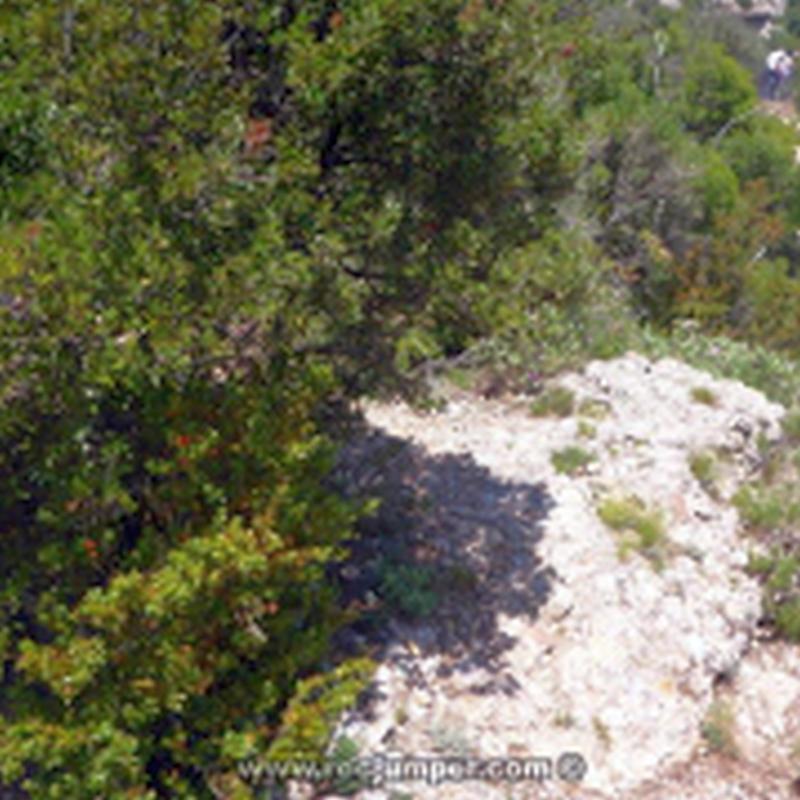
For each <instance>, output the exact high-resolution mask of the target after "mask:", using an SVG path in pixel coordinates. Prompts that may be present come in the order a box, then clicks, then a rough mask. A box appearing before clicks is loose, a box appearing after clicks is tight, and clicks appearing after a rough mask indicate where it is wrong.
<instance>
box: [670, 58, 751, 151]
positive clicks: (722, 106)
mask: <svg viewBox="0 0 800 800" xmlns="http://www.w3.org/2000/svg"><path fill="white" fill-rule="evenodd" d="M683 91H684V109H683V112H682V115H683V118H684V120H685V121H686V124H687V125H688V126H689V128H690V129H691V130H692V131H694V132H696V133H697V135H698V136H700V137H701V138H702V139H706V138H709V137H711V136H713V135H714V134H716V133H719V132H720V131H721V130H722V128H723V127H724V126H725V125H726V124H728V123H732V122H733V121H734V120H736V119H739V118H740V117H742V116H743V115H745V114H747V113H748V112H750V111H751V110H752V109H753V107H754V106H755V103H756V91H755V87H754V86H753V81H752V79H751V77H750V74H749V73H748V71H747V70H746V69H744V68H743V67H742V66H740V65H739V64H738V63H737V62H736V61H735V60H734V59H733V58H732V57H731V56H729V55H728V54H727V53H725V51H724V49H723V48H722V46H720V45H711V46H707V47H704V48H702V49H701V50H698V51H697V52H696V53H695V54H694V55H693V56H692V58H691V59H690V60H689V61H688V63H687V65H686V78H685V82H684V89H683Z"/></svg>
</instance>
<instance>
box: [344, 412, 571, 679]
mask: <svg viewBox="0 0 800 800" xmlns="http://www.w3.org/2000/svg"><path fill="white" fill-rule="evenodd" d="M337 483H338V484H339V486H340V487H341V489H342V490H343V491H344V492H345V493H346V494H348V495H349V496H356V497H365V496H366V497H375V498H377V499H378V500H379V501H380V506H379V508H378V510H377V511H376V512H375V513H374V514H373V515H372V516H370V517H368V518H366V519H364V520H362V522H361V524H360V528H359V533H360V538H359V539H357V540H356V541H354V542H352V544H351V553H352V555H351V557H350V559H349V560H348V561H347V562H345V563H343V564H339V565H337V568H336V575H337V578H338V580H339V583H340V586H341V590H342V595H343V598H344V600H345V602H346V603H349V604H351V605H353V604H354V605H356V606H359V607H361V608H362V609H364V611H365V613H364V615H363V618H362V619H361V620H359V622H357V623H355V624H354V625H352V626H351V627H350V628H348V629H347V630H345V631H343V632H342V633H341V635H340V637H339V639H338V645H339V647H340V648H342V649H343V650H344V651H345V652H358V651H361V652H363V651H365V650H366V651H369V652H371V653H372V654H373V657H374V658H375V659H376V660H377V661H378V662H383V661H387V660H391V661H393V662H395V663H397V662H403V661H405V662H407V663H406V664H403V666H404V667H405V670H404V671H405V672H406V673H407V674H408V675H409V677H410V678H411V680H412V681H413V682H416V683H418V684H419V683H424V678H423V677H422V675H421V673H420V671H419V670H418V669H416V670H415V668H414V667H415V665H414V661H415V660H416V658H417V657H418V656H420V655H422V656H433V655H438V656H440V657H441V658H440V662H441V663H440V666H439V672H438V674H439V677H446V676H447V675H449V674H452V673H453V672H455V671H461V672H467V671H473V670H476V669H483V670H486V671H488V672H489V673H490V674H491V675H492V679H491V680H490V681H488V682H485V683H484V684H482V685H481V686H480V688H479V689H476V691H478V690H479V691H480V692H481V693H503V694H506V695H513V694H514V692H515V691H516V689H517V685H516V683H515V681H514V680H513V677H512V676H511V674H510V672H507V671H506V670H505V668H504V663H503V654H504V653H505V652H506V651H507V650H508V649H510V648H511V647H512V646H513V645H514V643H515V639H514V638H513V637H512V636H510V635H508V634H507V633H505V632H503V630H501V628H500V626H499V625H498V619H499V617H500V616H501V615H504V616H509V617H513V616H520V615H524V616H525V617H526V618H527V619H528V620H531V619H535V618H536V616H537V614H538V611H539V609H540V608H541V607H542V606H543V605H544V603H546V601H547V599H548V597H549V594H550V591H551V584H552V581H553V580H554V579H555V574H554V571H553V570H552V568H548V567H546V566H545V565H543V564H542V562H541V560H540V559H539V558H538V557H537V555H536V547H537V544H538V542H539V541H540V539H541V535H542V522H543V520H544V518H545V517H546V515H547V513H548V511H549V510H550V508H551V507H552V500H551V499H550V497H549V495H548V494H547V492H546V490H545V488H544V486H543V485H541V484H537V485H534V484H519V483H508V482H505V481H502V480H500V479H498V478H496V477H495V476H493V475H492V474H491V473H490V472H489V470H488V469H486V468H485V467H482V466H480V465H479V464H477V463H476V462H475V461H474V459H473V458H472V457H471V456H468V455H450V454H448V455H433V454H430V453H428V452H426V451H425V450H424V449H423V448H421V447H418V446H416V445H413V444H409V443H408V442H406V441H404V440H402V439H398V438H396V437H393V436H389V435H387V434H386V433H384V432H382V431H379V430H376V429H369V428H363V429H362V430H361V432H360V435H358V436H356V437H354V439H353V440H352V442H351V444H350V445H349V446H348V447H347V448H346V449H345V451H344V452H343V454H342V458H341V462H340V466H339V469H338V472H337Z"/></svg>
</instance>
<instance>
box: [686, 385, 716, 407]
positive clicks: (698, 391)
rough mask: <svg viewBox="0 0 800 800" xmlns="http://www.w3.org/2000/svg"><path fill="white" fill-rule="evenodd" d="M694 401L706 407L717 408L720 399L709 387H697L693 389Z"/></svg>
mask: <svg viewBox="0 0 800 800" xmlns="http://www.w3.org/2000/svg"><path fill="white" fill-rule="evenodd" d="M692 400H694V401H695V403H701V404H702V405H704V406H712V407H716V406H718V405H719V398H718V397H717V395H716V394H715V393H714V392H713V391H712V390H711V389H709V388H708V387H707V386H695V387H694V388H693V389H692Z"/></svg>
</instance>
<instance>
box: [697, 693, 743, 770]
mask: <svg viewBox="0 0 800 800" xmlns="http://www.w3.org/2000/svg"><path fill="white" fill-rule="evenodd" d="M734 724H735V719H734V715H733V711H732V709H731V707H730V705H728V703H725V702H723V701H721V700H715V701H714V702H713V703H712V704H711V707H710V708H709V709H708V714H707V715H706V718H705V721H704V722H703V726H702V728H701V731H700V732H701V734H702V736H703V738H704V739H705V740H706V743H707V744H708V746H709V748H711V750H713V751H714V752H715V753H720V754H721V755H725V756H728V757H729V758H736V756H737V755H738V748H737V747H736V739H735V737H734V733H733V729H734Z"/></svg>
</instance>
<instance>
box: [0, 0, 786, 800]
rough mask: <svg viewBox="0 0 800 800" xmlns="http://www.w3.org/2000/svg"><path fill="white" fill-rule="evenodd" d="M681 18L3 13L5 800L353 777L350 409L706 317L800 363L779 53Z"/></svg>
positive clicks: (600, 351) (101, 5)
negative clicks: (262, 765)
mask: <svg viewBox="0 0 800 800" xmlns="http://www.w3.org/2000/svg"><path fill="white" fill-rule="evenodd" d="M653 5H654V4H651V3H640V4H637V6H643V7H644V8H643V10H638V9H637V8H628V3H626V2H623V1H622V0H619V1H617V0H603V1H602V2H601V1H600V0H592V1H591V2H588V0H573V1H572V2H567V3H564V2H555V1H554V2H536V3H531V2H527V1H526V0H424V2H423V1H422V0H352V1H351V0H303V1H301V0H258V2H245V1H244V0H220V1H219V2H215V3H208V2H200V1H199V0H169V1H168V0H146V2H137V3H123V2H119V1H118V0H113V1H112V2H109V1H108V0H84V2H81V3H71V2H63V0H58V2H56V1H55V0H41V1H40V2H37V3H22V2H9V3H5V4H4V5H3V7H2V9H0V226H1V227H2V235H1V236H0V248H2V259H1V260H0V348H2V352H1V353H0V358H1V359H2V363H3V365H4V369H3V373H2V377H1V378H0V496H1V497H2V507H0V518H1V519H2V529H1V532H0V565H2V571H3V580H2V583H1V584H0V659H2V662H3V665H4V670H3V674H2V684H0V714H2V716H3V720H4V723H3V725H2V726H0V784H2V783H3V782H5V783H6V784H8V785H12V784H13V785H16V786H24V787H25V789H26V790H27V792H28V793H29V795H30V796H31V797H34V798H44V797H58V798H95V797H103V798H123V797H125V798H156V797H181V798H212V797H215V796H216V797H231V798H246V797H250V796H252V791H251V789H250V787H248V786H247V784H246V782H245V781H244V779H243V777H242V776H241V775H239V774H238V773H237V764H238V763H240V762H241V760H242V759H245V758H249V757H253V756H259V755H260V756H271V757H275V758H278V757H281V756H285V755H287V754H295V755H296V754H298V753H306V754H310V755H316V754H319V753H320V752H321V749H322V748H323V747H324V746H325V744H326V740H327V736H328V726H329V724H330V722H331V721H332V720H333V719H335V717H336V715H337V713H338V712H339V711H340V709H341V708H343V707H344V706H346V705H347V704H348V703H350V702H352V700H353V698H354V697H355V696H356V694H357V693H358V691H359V689H360V688H361V687H362V686H363V684H364V681H365V680H366V679H367V678H368V676H369V674H370V662H369V660H368V659H366V658H355V659H354V658H348V659H342V658H340V657H339V656H338V655H337V654H336V652H335V651H334V650H332V649H331V647H330V641H331V636H332V635H333V633H334V632H335V631H336V630H337V628H338V627H339V626H341V625H342V624H343V623H345V622H346V621H347V620H349V619H351V618H352V616H353V614H354V613H356V612H355V611H354V610H353V609H352V608H343V607H342V605H341V603H340V602H339V601H338V599H337V589H336V580H335V570H332V569H331V568H330V567H331V565H332V564H335V563H336V562H337V561H340V560H342V559H343V558H344V557H345V556H346V553H347V543H348V541H350V539H351V538H352V537H353V536H354V531H355V528H356V526H357V520H358V518H359V515H360V513H361V511H362V510H363V508H362V507H361V506H359V505H358V504H356V503H353V502H351V501H345V500H344V499H342V498H341V497H340V496H339V495H338V494H337V493H336V491H335V490H334V488H333V487H332V485H331V483H330V481H329V480H328V477H329V475H330V471H331V466H332V464H333V459H334V458H335V454H336V439H335V434H334V431H336V430H338V428H337V425H336V423H337V421H339V420H340V419H341V417H342V415H343V413H344V412H345V410H346V408H347V404H348V402H349V401H350V400H352V399H355V398H358V397H360V396H363V395H365V394H369V393H374V392H378V391H386V390H398V389H402V390H406V389H410V388H413V387H414V386H415V380H416V379H417V378H418V377H419V375H420V374H421V373H422V372H424V370H421V367H424V366H427V367H429V368H437V367H441V366H442V365H444V366H445V367H447V366H448V365H452V364H453V363H456V362H458V363H459V364H461V365H465V364H466V365H468V366H470V367H481V368H487V369H491V370H495V371H497V372H501V373H503V374H504V375H506V376H509V380H511V381H512V382H517V383H519V384H520V385H523V383H522V382H524V379H525V376H526V375H527V374H528V373H529V372H530V371H531V370H537V371H539V372H544V373H547V372H548V371H549V370H552V369H555V368H557V367H559V366H562V365H564V364H567V363H570V362H571V361H572V360H574V359H576V358H581V357H585V356H587V355H611V354H613V353H616V352H619V350H620V349H622V348H624V347H626V346H628V344H629V343H630V342H631V341H633V340H635V339H636V337H637V336H639V334H638V331H640V330H649V329H650V328H656V329H658V330H659V331H663V332H668V331H670V330H671V329H672V328H674V327H675V326H680V325H681V324H683V321H684V320H687V319H691V320H694V323H693V324H695V325H696V326H699V328H700V329H701V330H702V331H705V332H708V333H713V334H717V335H723V336H727V337H733V338H739V339H743V340H745V341H748V342H757V343H759V344H761V345H764V346H766V347H769V348H773V349H776V350H779V351H781V352H782V353H784V354H785V355H786V356H787V357H790V358H793V357H796V356H797V355H798V352H800V326H799V325H798V322H799V321H800V278H798V276H797V274H796V264H797V256H798V239H797V236H796V234H795V231H796V229H797V228H798V226H800V176H798V172H797V170H796V169H795V167H794V146H795V138H794V134H793V133H792V132H791V129H790V128H788V127H787V126H785V125H784V124H783V123H782V122H780V121H778V120H776V119H773V118H770V117H768V116H765V115H762V114H758V113H756V111H757V100H756V94H755V90H754V70H757V69H758V65H759V64H760V63H761V59H762V57H763V50H764V48H765V46H766V45H764V44H763V43H761V42H760V41H759V40H758V39H757V37H755V35H754V34H752V33H751V32H749V31H748V30H747V29H745V28H744V27H742V26H741V25H740V24H739V23H738V22H737V21H735V20H733V19H730V18H727V17H724V18H723V17H718V16H715V15H714V14H712V13H711V12H708V11H706V10H705V9H704V4H702V3H687V4H686V6H687V7H686V8H685V9H684V10H683V11H681V12H674V11H669V10H666V9H661V8H652V7H651V6H653ZM784 35H785V36H791V35H792V31H789V32H785V33H784ZM642 335H643V336H651V335H652V334H650V333H647V332H645V333H644V334H642ZM765 352H766V351H765Z"/></svg>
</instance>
